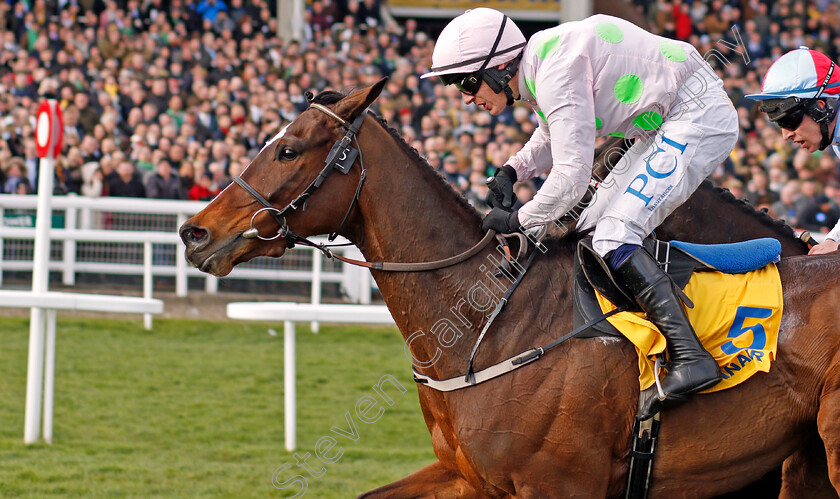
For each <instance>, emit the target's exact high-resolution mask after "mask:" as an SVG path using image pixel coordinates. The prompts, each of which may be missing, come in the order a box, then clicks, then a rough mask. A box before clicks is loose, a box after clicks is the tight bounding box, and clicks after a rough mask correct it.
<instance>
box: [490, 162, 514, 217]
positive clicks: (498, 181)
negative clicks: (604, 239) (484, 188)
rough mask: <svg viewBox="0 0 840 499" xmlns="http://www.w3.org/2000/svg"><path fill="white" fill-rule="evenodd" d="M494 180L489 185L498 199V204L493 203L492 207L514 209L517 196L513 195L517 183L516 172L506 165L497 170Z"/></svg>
mask: <svg viewBox="0 0 840 499" xmlns="http://www.w3.org/2000/svg"><path fill="white" fill-rule="evenodd" d="M493 180H494V181H493V182H489V184H488V185H489V187H490V191H491V192H492V193H493V194H494V196H495V197H496V199H495V201H496V202H495V203H492V204H491V206H493V207H494V208H495V207H497V206H499V207H502V208H507V209H509V210H510V209H514V208H513V203H514V202H515V201H516V196H514V194H513V184H515V183H516V170H514V169H513V167H512V166H510V165H505V166H503V167H501V168H499V169H498V170H496V175H495V176H494V177H493Z"/></svg>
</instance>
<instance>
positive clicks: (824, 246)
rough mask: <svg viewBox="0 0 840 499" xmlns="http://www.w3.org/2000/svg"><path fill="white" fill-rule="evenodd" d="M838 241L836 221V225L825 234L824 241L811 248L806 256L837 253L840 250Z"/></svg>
mask: <svg viewBox="0 0 840 499" xmlns="http://www.w3.org/2000/svg"><path fill="white" fill-rule="evenodd" d="M838 241H840V221H838V222H837V225H835V226H834V228H833V229H831V232H829V233H828V234H826V236H825V241H823V242H821V243H820V244H818V245H816V246H814V247H813V248H811V251H809V252H808V254H809V255H822V254H825V253H831V252H832V251H837V250H838V248H840V244H838Z"/></svg>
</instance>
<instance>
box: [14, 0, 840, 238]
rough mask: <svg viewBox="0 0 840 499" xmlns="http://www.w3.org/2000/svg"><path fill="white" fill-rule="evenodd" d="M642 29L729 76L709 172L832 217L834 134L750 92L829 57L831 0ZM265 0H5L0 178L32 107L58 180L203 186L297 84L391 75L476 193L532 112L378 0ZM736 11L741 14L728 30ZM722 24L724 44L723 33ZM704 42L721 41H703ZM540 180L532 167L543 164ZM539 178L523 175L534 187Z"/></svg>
mask: <svg viewBox="0 0 840 499" xmlns="http://www.w3.org/2000/svg"><path fill="white" fill-rule="evenodd" d="M634 6H635V8H636V9H638V11H639V12H640V13H641V14H642V15H643V16H644V18H645V19H647V22H648V26H646V27H647V29H649V30H650V31H653V32H655V33H659V34H663V35H665V36H669V37H672V38H677V39H681V40H686V41H688V42H690V43H692V44H693V45H694V46H695V47H697V48H698V50H699V51H700V53H701V54H711V53H715V54H722V55H723V57H709V58H708V59H709V61H710V63H711V64H712V66H713V67H714V68H715V69H716V70H717V71H718V73H719V74H720V75H721V76H722V77H723V78H724V82H725V85H726V89H727V91H728V93H729V96H730V97H731V99H732V101H733V103H734V104H735V106H736V108H737V109H738V113H739V115H740V117H741V136H740V141H739V143H738V145H737V146H736V149H735V150H734V151H733V153H732V154H731V156H730V158H729V159H728V160H727V161H726V162H725V163H724V164H722V165H721V166H720V167H719V168H718V170H717V171H716V172H715V173H714V175H713V179H712V180H713V181H714V182H715V183H716V184H718V185H722V186H724V187H727V188H729V189H730V190H731V191H733V193H734V194H735V195H736V196H738V197H741V198H746V199H748V200H749V201H750V202H752V203H753V205H755V206H757V207H763V208H766V209H768V210H770V211H771V212H772V214H773V215H775V216H776V217H779V218H784V219H786V220H787V221H789V222H790V223H791V224H793V225H795V226H797V227H802V228H806V229H809V230H812V231H827V230H828V229H830V228H831V227H833V226H834V224H835V223H836V221H837V219H838V218H840V207H839V206H838V203H840V189H839V188H838V187H839V186H840V183H838V181H840V171H839V170H838V160H837V158H836V157H835V156H834V155H833V153H832V152H831V151H830V150H826V151H825V152H823V153H817V154H813V155H811V154H808V152H807V151H805V150H802V149H797V148H796V147H792V146H791V145H790V144H788V143H786V142H785V141H784V140H783V139H782V136H781V133H780V131H779V130H778V129H777V128H776V127H775V126H773V125H772V124H770V123H769V122H768V121H767V120H766V118H765V116H764V115H762V114H761V113H759V112H758V111H757V108H756V106H755V103H754V102H753V101H750V100H747V99H745V98H744V97H743V96H744V95H745V94H748V93H751V92H755V91H758V90H759V88H760V83H761V77H762V76H763V75H764V73H765V72H766V70H767V68H768V67H769V65H770V63H771V62H772V61H773V60H775V58H777V57H779V56H780V55H782V54H783V53H785V52H787V51H788V50H791V49H794V48H797V47H799V46H800V45H807V46H809V47H811V48H814V49H817V50H820V51H823V52H824V53H826V54H827V55H828V56H829V57H831V58H832V59H834V60H835V61H836V60H837V57H838V55H839V54H840V8H838V4H837V3H836V0H816V1H814V0H812V1H808V2H805V1H793V0H777V1H773V0H767V1H760V0H729V1H725V0H712V1H701V0H694V1H693V2H690V1H680V0H674V1H665V0H659V1H651V0H635V1H634ZM275 7H276V2H275V1H274V0H201V1H190V0H104V1H103V0H0V23H2V24H0V37H2V39H0V166H1V167H2V168H0V180H2V183H0V192H6V193H31V192H33V186H36V185H37V183H36V178H35V177H36V174H37V165H38V159H37V156H36V152H35V141H34V137H33V127H34V116H35V110H36V109H37V106H38V104H39V102H40V100H41V99H42V98H44V97H53V98H56V99H58V100H59V101H60V103H61V106H62V109H63V114H64V120H65V133H64V137H65V139H64V148H63V154H62V157H61V158H60V159H59V167H58V168H57V169H56V186H57V187H56V192H57V193H68V192H75V193H79V194H81V195H85V196H137V197H150V198H166V199H197V200H207V199H211V198H212V197H213V196H214V195H215V194H216V193H218V192H219V191H220V189H223V188H224V187H225V186H226V185H227V184H228V183H230V178H231V177H232V176H235V175H238V174H239V173H240V172H241V171H242V169H243V168H244V167H245V166H247V165H248V163H249V161H250V160H251V159H252V158H253V157H254V155H255V154H256V153H257V152H258V151H259V150H260V148H261V147H262V145H263V144H264V143H265V142H266V140H267V139H268V138H270V137H271V136H273V135H274V134H276V133H277V131H278V130H279V128H280V127H281V126H283V125H284V124H286V123H288V122H289V121H290V120H293V119H294V118H295V117H296V116H297V115H298V114H299V113H300V112H302V111H303V110H304V109H306V107H307V100H306V98H305V96H304V93H305V92H306V91H307V90H312V91H314V92H318V91H322V90H325V89H335V90H350V89H353V88H358V87H362V86H366V85H370V84H372V83H374V82H376V81H377V80H379V79H380V78H381V77H383V76H388V77H390V80H389V82H388V84H387V86H386V88H385V90H384V91H383V94H382V96H381V97H380V98H379V99H378V101H377V103H376V105H375V106H374V107H375V110H376V111H377V112H378V113H379V114H380V115H381V116H383V117H384V118H385V119H387V120H388V122H389V123H390V124H391V125H392V126H394V127H395V128H397V129H398V130H399V131H400V133H401V134H402V136H403V137H404V138H405V140H406V141H407V142H408V143H409V144H410V145H412V146H413V147H414V148H416V149H417V150H418V151H419V152H420V154H422V155H423V156H424V157H425V158H426V159H427V160H428V161H429V163H430V164H431V165H432V166H433V167H435V168H437V169H439V170H440V171H441V173H442V174H443V175H444V176H445V177H446V179H447V180H448V181H449V182H451V183H452V185H453V186H454V187H455V188H456V189H458V190H459V191H461V192H463V193H464V194H465V196H467V198H468V199H470V200H471V202H473V203H474V204H475V205H476V207H477V208H479V209H485V208H486V207H485V206H484V204H483V199H484V196H485V194H486V187H485V185H484V182H483V180H484V178H485V177H486V176H487V175H491V174H492V173H493V172H494V170H495V167H496V166H500V165H502V164H504V162H505V161H506V160H507V158H508V157H509V156H510V155H511V154H513V153H515V152H516V151H518V150H519V149H520V148H521V147H522V145H523V143H524V142H525V141H527V139H528V137H529V136H530V135H531V133H532V132H533V131H534V130H535V128H536V121H535V116H534V115H533V113H531V111H530V109H529V108H527V107H526V106H525V105H524V103H517V105H515V106H514V107H512V108H509V109H508V110H507V111H506V112H505V113H504V114H502V115H500V116H497V117H493V116H491V115H489V114H487V113H486V112H485V111H482V110H480V109H477V108H476V107H475V106H466V105H464V104H463V103H462V101H461V98H460V94H459V93H458V92H457V90H455V89H454V88H452V87H448V88H445V87H443V86H442V85H441V84H440V83H439V82H438V81H434V80H432V79H429V80H420V79H419V75H420V74H422V73H424V72H426V71H427V70H428V66H429V64H430V62H431V53H432V49H433V47H434V40H433V39H431V38H430V37H429V36H428V34H426V33H424V32H422V31H420V30H418V27H417V23H416V21H414V20H412V19H407V20H400V21H399V22H397V21H395V20H394V19H393V18H392V17H391V16H390V15H389V11H388V9H387V7H384V8H382V6H380V2H379V0H363V1H356V0H344V1H339V0H310V1H308V2H307V10H306V12H305V16H306V21H307V24H306V26H305V31H304V40H302V41H301V42H296V41H292V42H284V41H283V40H280V39H279V38H277V36H276V35H275V33H276V32H277V27H276V20H275V13H274V11H273V9H274V8H275ZM733 26H737V32H736V30H733ZM719 40H724V41H726V42H728V43H729V44H730V46H735V45H739V44H740V45H742V46H745V47H746V54H747V56H746V57H745V56H744V50H743V48H741V49H740V52H739V51H738V50H732V49H731V48H730V49H727V48H726V46H725V45H723V44H721V43H717V42H718V41H719ZM712 49H716V50H718V52H712ZM536 180H537V182H539V179H536ZM537 187H538V185H535V184H534V183H532V182H525V183H520V184H518V185H517V188H516V189H517V195H518V196H520V197H521V198H522V199H523V200H527V199H529V198H530V197H531V196H532V195H533V193H534V192H535V189H536V188H537Z"/></svg>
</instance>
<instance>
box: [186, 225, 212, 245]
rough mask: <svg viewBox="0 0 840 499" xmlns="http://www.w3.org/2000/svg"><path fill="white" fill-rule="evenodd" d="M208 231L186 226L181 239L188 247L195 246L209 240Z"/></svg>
mask: <svg viewBox="0 0 840 499" xmlns="http://www.w3.org/2000/svg"><path fill="white" fill-rule="evenodd" d="M208 237H209V234H208V232H207V229H204V228H202V227H197V226H194V225H186V226H184V227H182V228H181V239H182V240H183V241H184V243H185V244H186V245H187V246H194V245H197V244H199V243H201V242H204V241H206V240H207V239H208Z"/></svg>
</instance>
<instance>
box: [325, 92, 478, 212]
mask: <svg viewBox="0 0 840 499" xmlns="http://www.w3.org/2000/svg"><path fill="white" fill-rule="evenodd" d="M344 97H346V94H344V93H342V92H336V91H333V90H327V91H324V92H321V93H319V94H318V95H316V96H315V97H314V98H313V99H312V100H311V101H310V102H313V103H316V104H322V105H325V106H327V105H331V104H335V103H336V102H338V101H340V100H341V99H343V98H344ZM373 117H374V118H376V121H377V123H379V125H380V126H381V127H382V128H383V129H384V130H385V131H387V132H388V134H389V135H390V136H391V138H393V139H394V142H396V143H397V144H399V146H400V147H401V148H402V150H403V151H404V152H405V153H406V154H408V156H409V157H410V158H411V159H412V160H413V161H414V162H415V163H417V164H418V165H420V166H422V167H423V168H425V170H426V171H427V172H428V173H430V174H431V177H432V178H434V179H435V180H436V181H437V182H438V185H439V186H440V187H441V189H442V190H443V191H444V192H446V193H447V194H446V195H447V196H449V197H451V198H452V199H453V200H454V201H455V202H456V203H457V204H458V205H459V206H461V208H463V209H464V210H466V211H467V212H468V213H470V214H471V215H473V216H474V217H475V218H476V220H477V221H478V223H480V221H481V214H480V213H479V212H478V210H476V209H475V207H474V206H473V205H471V204H470V203H469V202H468V201H467V199H466V198H465V197H464V195H463V194H461V193H460V192H458V191H456V190H455V189H454V188H453V187H452V185H451V184H450V183H449V182H447V181H446V178H445V177H444V176H443V174H442V173H441V172H439V171H438V170H436V169H435V168H433V167H432V165H430V164H429V162H428V161H426V159H425V158H423V156H421V155H420V153H419V152H417V149H415V148H413V147H411V145H409V144H408V142H406V141H405V139H403V138H402V136H400V133H399V131H397V130H396V129H395V128H394V127H392V126H391V125H389V124H388V122H387V121H386V120H385V119H384V118H382V117H380V116H379V115H376V114H373Z"/></svg>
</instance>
